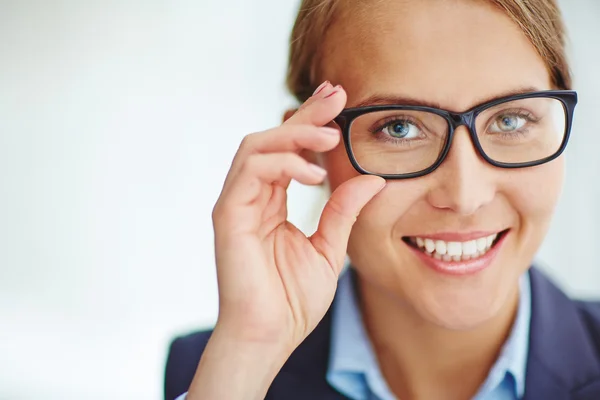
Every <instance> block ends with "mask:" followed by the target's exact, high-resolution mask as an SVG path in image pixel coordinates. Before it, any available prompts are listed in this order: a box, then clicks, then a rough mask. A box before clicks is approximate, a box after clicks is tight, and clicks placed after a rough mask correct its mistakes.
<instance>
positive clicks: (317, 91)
mask: <svg viewBox="0 0 600 400" xmlns="http://www.w3.org/2000/svg"><path fill="white" fill-rule="evenodd" d="M327 85H329V81H325V82H323V83H321V84H320V85H319V87H318V88H317V89H316V90H315V92H314V93H313V96H316V95H318V94H319V93H321V92H322V91H323V89H325V86H327Z"/></svg>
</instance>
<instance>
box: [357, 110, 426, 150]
mask: <svg viewBox="0 0 600 400" xmlns="http://www.w3.org/2000/svg"><path fill="white" fill-rule="evenodd" d="M393 122H408V123H410V124H412V125H414V126H416V127H417V129H419V132H423V129H422V128H421V124H420V123H419V122H418V121H417V120H415V119H414V118H411V117H408V116H406V117H398V116H395V117H388V118H385V119H384V120H383V121H381V122H379V123H378V124H377V125H375V127H372V128H369V129H368V131H369V132H370V133H371V134H373V135H376V136H377V138H378V139H380V140H382V141H384V142H386V143H392V144H398V145H405V144H410V143H411V142H414V140H415V139H404V138H393V137H391V136H389V135H386V134H385V133H382V132H381V131H382V130H383V128H385V127H387V126H389V125H391V124H392V123H393Z"/></svg>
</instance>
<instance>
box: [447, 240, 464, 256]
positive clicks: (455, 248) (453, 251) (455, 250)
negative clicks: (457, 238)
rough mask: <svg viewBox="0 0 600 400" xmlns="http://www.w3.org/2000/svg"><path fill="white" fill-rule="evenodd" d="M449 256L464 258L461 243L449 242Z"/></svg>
mask: <svg viewBox="0 0 600 400" xmlns="http://www.w3.org/2000/svg"><path fill="white" fill-rule="evenodd" d="M448 255H449V256H459V257H460V256H462V244H461V243H459V242H448Z"/></svg>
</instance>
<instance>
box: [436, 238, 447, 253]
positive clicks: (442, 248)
mask: <svg viewBox="0 0 600 400" xmlns="http://www.w3.org/2000/svg"><path fill="white" fill-rule="evenodd" d="M435 251H436V253H438V254H440V255H442V256H443V255H444V254H446V242H444V241H443V240H437V241H436V242H435Z"/></svg>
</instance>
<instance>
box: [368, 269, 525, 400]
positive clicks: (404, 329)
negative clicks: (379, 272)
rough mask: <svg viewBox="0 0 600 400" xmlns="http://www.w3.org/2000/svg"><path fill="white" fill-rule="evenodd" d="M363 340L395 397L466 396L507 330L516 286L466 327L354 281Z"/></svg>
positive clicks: (473, 391)
mask: <svg viewBox="0 0 600 400" xmlns="http://www.w3.org/2000/svg"><path fill="white" fill-rule="evenodd" d="M357 284H358V285H357V291H358V296H359V303H360V307H361V310H362V315H363V320H364V324H365V327H366V330H367V332H368V335H369V338H370V339H371V342H372V344H373V348H374V351H375V353H376V354H377V358H378V362H379V365H380V368H381V371H382V374H383V375H384V377H385V379H386V381H387V382H388V384H389V386H390V389H391V390H392V391H393V392H394V393H395V394H396V396H398V397H399V398H401V399H438V398H443V399H465V398H472V397H473V396H474V395H475V394H476V393H477V391H478V389H479V387H480V386H481V384H482V383H483V382H484V381H485V379H486V377H487V375H488V372H489V370H490V368H491V367H492V366H493V364H494V362H495V361H496V359H497V358H498V355H499V353H500V350H501V348H502V345H503V344H504V342H505V341H506V339H507V337H508V335H509V334H510V330H511V327H512V325H513V322H514V319H515V315H516V311H517V308H518V297H519V292H518V285H515V288H514V290H513V293H511V297H510V301H507V302H506V304H505V306H504V307H503V308H502V309H501V311H500V312H499V313H498V314H497V315H496V316H494V317H493V318H492V319H490V320H488V321H486V322H485V323H484V324H482V325H480V326H478V327H476V328H474V329H471V330H461V331H456V330H450V329H446V328H443V327H440V326H438V325H435V324H433V323H431V322H429V321H426V320H424V319H423V318H422V317H420V316H419V315H418V314H417V313H416V312H415V310H414V309H412V308H411V307H409V306H407V305H406V304H403V303H402V302H399V301H395V300H396V299H390V297H389V296H390V295H389V294H387V293H386V292H385V291H384V290H382V289H381V288H378V287H377V286H375V285H373V284H372V283H370V282H367V281H365V280H363V279H360V278H359V279H358V281H357Z"/></svg>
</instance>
